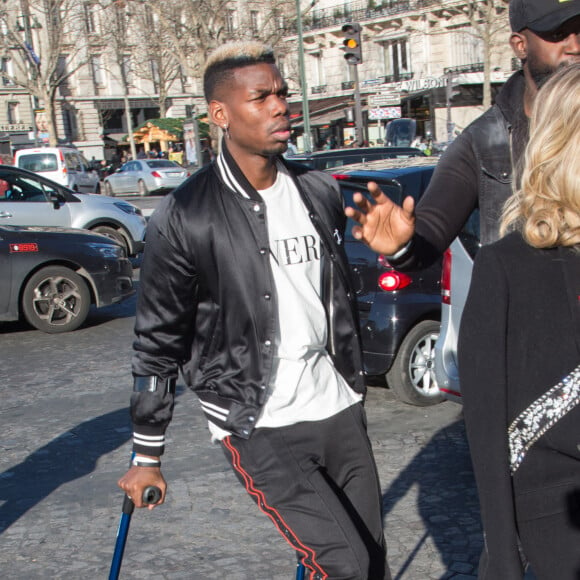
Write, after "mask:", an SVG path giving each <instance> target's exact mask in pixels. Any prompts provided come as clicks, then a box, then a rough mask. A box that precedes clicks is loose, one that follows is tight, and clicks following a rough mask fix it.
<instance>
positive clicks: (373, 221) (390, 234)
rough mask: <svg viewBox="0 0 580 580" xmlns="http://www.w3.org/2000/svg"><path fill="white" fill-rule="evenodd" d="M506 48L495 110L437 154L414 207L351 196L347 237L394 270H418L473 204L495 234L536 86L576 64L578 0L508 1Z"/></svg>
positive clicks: (486, 233) (486, 235)
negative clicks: (514, 66)
mask: <svg viewBox="0 0 580 580" xmlns="http://www.w3.org/2000/svg"><path fill="white" fill-rule="evenodd" d="M509 8H510V24H511V28H512V34H511V37H510V44H511V47H512V49H513V51H514V52H515V54H516V56H517V57H518V58H519V59H521V61H522V69H521V70H519V71H518V72H516V73H515V74H514V75H512V76H511V77H510V78H509V79H508V81H507V82H506V83H505V85H504V86H503V87H502V90H501V91H500V93H499V94H498V95H497V98H496V102H495V105H494V106H493V107H491V108H490V109H489V110H488V111H486V112H485V113H484V114H483V115H481V116H480V117H479V118H478V119H476V120H475V121H474V122H473V123H471V124H470V125H469V126H468V127H467V128H466V129H465V130H464V131H463V133H461V135H459V136H458V137H457V138H456V139H455V141H454V142H453V143H452V144H451V145H450V146H449V148H448V149H447V150H446V151H445V153H444V154H443V156H442V157H441V160H440V161H439V163H438V165H437V168H436V170H435V172H434V174H433V177H432V179H431V182H430V185H429V188H428V189H427V191H426V192H425V194H424V195H423V197H422V198H421V201H420V202H419V204H418V205H417V208H416V209H415V208H414V204H413V199H412V198H411V197H409V198H407V199H406V200H405V201H404V203H403V206H402V207H399V206H398V205H396V204H393V203H392V202H391V201H390V200H389V199H388V198H387V197H386V196H385V195H383V194H382V193H381V191H380V189H379V188H378V186H377V185H376V184H374V183H370V184H369V190H370V192H371V194H372V195H373V198H374V200H375V202H376V203H374V204H373V203H371V202H368V201H365V199H364V198H363V197H362V195H360V194H358V195H357V196H355V201H357V204H358V206H359V210H360V211H359V210H357V209H354V208H347V209H346V213H347V215H348V216H349V217H353V218H354V219H355V220H356V221H358V222H359V224H360V225H359V226H356V227H355V228H354V229H353V233H354V235H355V237H357V238H358V239H360V240H362V241H364V242H366V243H367V244H368V245H369V246H370V247H371V248H372V249H374V250H375V251H377V252H380V253H382V254H385V255H387V256H388V257H389V261H390V262H391V264H393V265H394V266H395V267H397V268H398V269H402V270H410V269H419V268H423V267H426V266H427V265H428V264H430V263H431V262H432V261H433V260H434V259H436V258H437V257H439V256H440V255H441V254H442V252H444V251H445V249H446V248H447V247H448V246H449V244H450V243H451V242H452V241H453V238H455V236H456V235H457V234H458V233H459V231H460V230H461V228H462V227H463V225H464V224H465V222H466V221H467V219H468V217H469V215H470V214H471V212H472V211H473V210H474V209H475V208H476V207H478V206H479V209H480V226H481V228H480V229H481V242H482V243H483V244H487V243H490V242H493V241H495V240H496V239H497V238H498V236H499V216H500V215H501V211H502V207H503V204H504V202H505V201H506V199H507V198H508V197H509V196H510V195H511V193H512V189H513V187H514V185H515V186H517V184H518V181H519V167H520V161H521V159H522V157H523V152H524V149H525V146H526V143H527V141H528V115H529V114H530V111H531V108H532V104H533V102H534V98H535V96H536V93H537V92H538V88H539V87H540V86H541V85H542V83H543V82H544V81H545V80H546V79H547V78H548V77H549V76H550V75H551V74H552V73H553V72H555V71H556V70H557V69H558V68H560V67H562V66H566V65H569V64H571V63H573V62H578V61H580V0H511V2H510V5H509Z"/></svg>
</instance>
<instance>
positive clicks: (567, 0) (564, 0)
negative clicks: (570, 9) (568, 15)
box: [558, 0, 571, 4]
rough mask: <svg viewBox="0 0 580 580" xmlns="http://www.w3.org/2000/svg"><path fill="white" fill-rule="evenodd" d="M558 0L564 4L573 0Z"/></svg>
mask: <svg viewBox="0 0 580 580" xmlns="http://www.w3.org/2000/svg"><path fill="white" fill-rule="evenodd" d="M558 2H560V4H564V2H571V0H558Z"/></svg>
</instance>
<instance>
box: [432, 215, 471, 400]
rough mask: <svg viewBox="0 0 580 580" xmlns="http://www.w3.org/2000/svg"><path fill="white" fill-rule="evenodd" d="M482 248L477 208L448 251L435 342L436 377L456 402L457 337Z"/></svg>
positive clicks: (441, 386)
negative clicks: (439, 318) (474, 265)
mask: <svg viewBox="0 0 580 580" xmlns="http://www.w3.org/2000/svg"><path fill="white" fill-rule="evenodd" d="M480 247H481V244H480V242H479V210H478V209H476V210H475V211H474V212H473V213H472V214H471V216H470V217H469V220H468V221H467V223H466V224H465V226H464V228H463V230H462V231H461V233H460V234H459V236H457V238H455V240H453V243H452V244H451V245H450V246H449V249H448V250H447V251H446V252H445V256H444V258H443V268H442V276H441V294H442V304H441V330H440V333H439V339H438V340H437V342H436V344H435V377H436V379H437V384H438V385H439V390H440V391H441V392H442V393H443V395H444V396H445V397H446V398H447V399H450V400H452V401H456V402H461V386H460V384H459V369H458V364H457V338H458V336H459V326H460V324H461V316H462V315H463V308H464V306H465V301H466V300H467V294H468V292H469V285H470V283H471V272H472V270H473V260H474V259H475V255H476V254H477V251H478V250H479V248H480Z"/></svg>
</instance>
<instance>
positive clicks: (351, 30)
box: [342, 24, 362, 64]
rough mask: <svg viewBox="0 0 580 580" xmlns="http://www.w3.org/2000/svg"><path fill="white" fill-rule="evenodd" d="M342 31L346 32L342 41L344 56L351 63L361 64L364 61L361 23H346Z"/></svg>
mask: <svg viewBox="0 0 580 580" xmlns="http://www.w3.org/2000/svg"><path fill="white" fill-rule="evenodd" d="M342 32H343V33H344V40H343V41H342V45H343V46H342V50H344V58H345V59H346V61H347V62H348V63H349V64H360V63H361V62H362V50H361V41H360V33H361V27H360V24H345V25H344V26H343V27H342Z"/></svg>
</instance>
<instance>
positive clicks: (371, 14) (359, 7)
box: [302, 0, 440, 30]
mask: <svg viewBox="0 0 580 580" xmlns="http://www.w3.org/2000/svg"><path fill="white" fill-rule="evenodd" d="M439 1H440V0H383V1H382V2H381V1H380V0H376V1H373V0H369V1H368V2H352V3H349V4H348V5H340V6H335V7H334V8H332V7H331V8H324V9H318V10H313V11H312V12H311V13H309V14H306V15H305V16H303V17H302V27H303V29H304V30H316V29H320V28H328V27H332V26H342V25H343V24H345V23H347V22H360V21H362V20H373V19H375V18H385V17H389V16H397V15H399V14H402V13H404V12H416V11H419V10H422V9H425V8H427V7H429V6H431V5H433V4H437V3H438V2H439Z"/></svg>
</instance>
